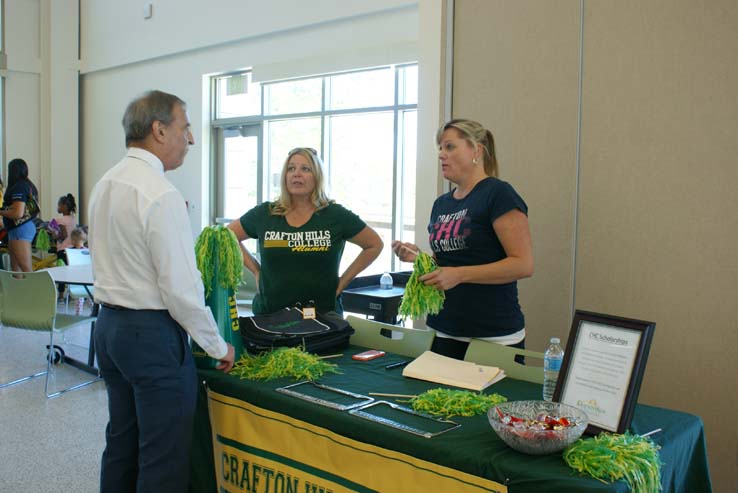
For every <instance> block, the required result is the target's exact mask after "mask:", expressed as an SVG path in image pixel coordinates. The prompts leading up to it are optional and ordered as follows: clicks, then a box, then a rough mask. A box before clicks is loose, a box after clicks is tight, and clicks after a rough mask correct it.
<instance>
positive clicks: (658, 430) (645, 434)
mask: <svg viewBox="0 0 738 493" xmlns="http://www.w3.org/2000/svg"><path fill="white" fill-rule="evenodd" d="M660 431H661V428H656V429H655V430H651V431H649V432H648V433H644V434H643V435H641V436H642V437H643V438H645V437H650V436H651V435H653V434H654V433H658V432H660Z"/></svg>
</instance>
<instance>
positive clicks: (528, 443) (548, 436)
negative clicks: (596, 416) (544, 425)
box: [487, 401, 589, 455]
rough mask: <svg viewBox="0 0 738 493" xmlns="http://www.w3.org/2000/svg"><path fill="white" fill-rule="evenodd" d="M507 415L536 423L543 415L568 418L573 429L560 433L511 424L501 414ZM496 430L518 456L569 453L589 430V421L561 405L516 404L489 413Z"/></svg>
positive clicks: (582, 413)
mask: <svg viewBox="0 0 738 493" xmlns="http://www.w3.org/2000/svg"><path fill="white" fill-rule="evenodd" d="M498 409H499V411H500V412H501V413H502V414H503V416H505V415H510V416H515V417H517V418H522V419H526V420H534V419H536V417H537V416H539V415H541V414H543V415H548V416H552V417H554V418H560V417H565V418H567V419H568V420H569V421H570V422H571V426H567V427H565V428H561V429H559V430H545V429H536V428H535V427H531V426H527V425H518V426H515V425H514V424H509V423H505V422H503V418H502V417H501V416H500V414H499V413H498V412H497V410H498ZM487 418H488V419H489V423H490V424H491V425H492V428H493V429H494V430H495V432H496V433H497V436H499V437H500V438H501V439H502V441H503V442H505V443H506V444H508V445H509V446H510V447H512V448H513V449H515V450H517V451H518V452H523V453H524V454H531V455H545V454H551V453H554V452H558V451H560V450H563V449H565V448H566V447H567V446H569V445H571V444H572V443H574V441H576V440H577V439H578V438H579V437H580V436H582V433H584V430H585V429H586V428H587V424H588V423H589V418H588V417H587V415H586V414H585V413H584V411H582V410H581V409H578V408H576V407H574V406H569V405H567V404H561V403H559V402H547V401H512V402H505V403H503V404H499V405H498V406H496V407H493V408H492V409H490V410H489V411H488V412H487Z"/></svg>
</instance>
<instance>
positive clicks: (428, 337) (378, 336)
mask: <svg viewBox="0 0 738 493" xmlns="http://www.w3.org/2000/svg"><path fill="white" fill-rule="evenodd" d="M346 320H347V321H348V323H350V324H351V327H353V328H354V330H355V331H356V332H355V333H354V335H352V336H351V339H349V342H350V343H351V344H354V345H356V346H362V347H366V348H371V349H381V350H383V351H389V352H392V353H395V354H401V355H403V356H409V357H411V358H415V357H417V356H420V355H421V354H423V353H424V352H425V351H428V350H429V349H430V347H431V345H432V344H433V338H435V336H436V333H435V332H434V331H432V330H428V329H409V328H406V327H400V326H399V325H390V324H384V323H382V322H375V321H374V320H367V319H365V318H359V317H355V316H353V315H349V316H348V317H346ZM383 329H384V330H388V331H392V332H393V338H390V337H386V336H384V335H382V333H381V332H382V330H383ZM395 335H397V336H399V337H398V338H397V339H395V338H394V337H395Z"/></svg>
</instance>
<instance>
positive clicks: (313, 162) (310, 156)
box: [270, 147, 333, 216]
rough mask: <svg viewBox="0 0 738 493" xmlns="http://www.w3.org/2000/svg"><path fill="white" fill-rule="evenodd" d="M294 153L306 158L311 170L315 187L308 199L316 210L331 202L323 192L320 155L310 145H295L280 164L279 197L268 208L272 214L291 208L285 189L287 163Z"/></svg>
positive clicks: (287, 210)
mask: <svg viewBox="0 0 738 493" xmlns="http://www.w3.org/2000/svg"><path fill="white" fill-rule="evenodd" d="M295 154H299V155H300V156H302V157H304V158H305V159H307V161H308V163H309V164H310V167H311V168H312V170H313V177H314V178H315V188H314V189H313V193H311V194H310V201H311V202H312V203H313V205H315V208H316V210H320V209H323V208H325V207H328V205H329V204H331V203H333V200H331V199H329V198H328V195H327V194H326V192H325V180H324V178H323V176H324V175H323V163H322V162H321V160H320V156H318V152H317V151H316V150H315V149H312V148H310V147H296V148H295V149H292V150H291V151H290V152H288V153H287V159H285V160H284V165H283V166H282V177H281V179H280V191H279V198H278V199H277V200H275V201H274V203H273V204H272V207H271V209H270V213H271V214H272V215H274V216H284V215H286V214H287V213H288V212H289V211H290V209H291V208H292V197H290V193H289V192H288V191H287V165H289V163H290V159H292V156H294V155H295Z"/></svg>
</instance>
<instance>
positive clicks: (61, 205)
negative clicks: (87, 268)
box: [49, 193, 77, 301]
mask: <svg viewBox="0 0 738 493" xmlns="http://www.w3.org/2000/svg"><path fill="white" fill-rule="evenodd" d="M56 212H58V213H59V214H61V216H60V217H58V218H56V219H55V221H56V225H57V226H58V232H55V231H49V234H51V237H52V239H54V240H56V258H57V259H59V260H61V261H62V262H64V264H65V265H66V264H68V263H69V262H67V254H66V253H65V251H64V250H65V249H67V248H71V247H72V240H71V232H72V230H74V228H75V227H76V226H77V216H75V213H76V212H77V202H76V201H75V200H74V195H72V194H71V193H68V194H66V195H63V196H61V197H59V201H58V202H57V203H56ZM66 287H67V286H66V285H65V284H59V286H58V288H57V289H58V291H59V301H63V300H64V291H65V289H66Z"/></svg>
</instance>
